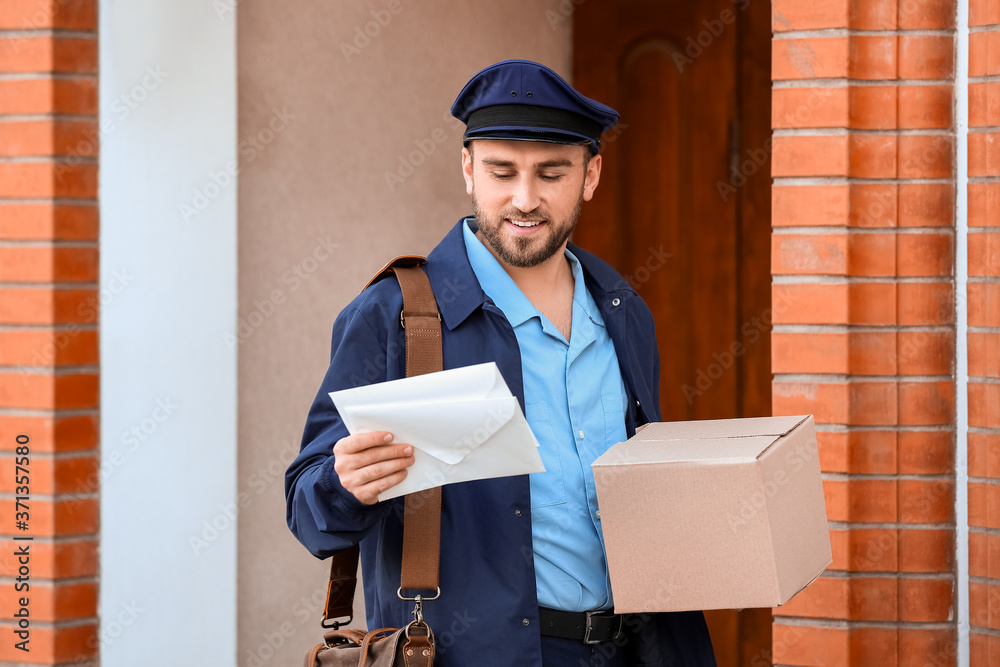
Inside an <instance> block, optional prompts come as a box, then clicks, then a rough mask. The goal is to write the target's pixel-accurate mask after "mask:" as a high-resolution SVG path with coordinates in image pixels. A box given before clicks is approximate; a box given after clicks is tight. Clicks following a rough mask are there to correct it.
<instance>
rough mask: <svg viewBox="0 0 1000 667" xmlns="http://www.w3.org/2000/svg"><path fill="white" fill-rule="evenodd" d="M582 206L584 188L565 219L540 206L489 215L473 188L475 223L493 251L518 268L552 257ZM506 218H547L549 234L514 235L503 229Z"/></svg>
mask: <svg viewBox="0 0 1000 667" xmlns="http://www.w3.org/2000/svg"><path fill="white" fill-rule="evenodd" d="M582 205H583V187H582V186H581V188H580V196H579V198H578V199H577V201H576V205H575V206H574V207H573V210H572V211H571V212H570V214H569V215H568V216H566V218H564V219H562V220H553V219H552V218H551V217H550V216H549V215H548V213H547V212H546V211H545V210H544V209H542V208H541V207H539V208H536V209H535V210H533V211H522V210H520V209H517V208H514V207H511V208H505V209H503V210H501V211H499V212H498V213H497V214H496V215H493V216H491V215H488V214H486V213H484V212H483V210H482V208H480V206H479V200H478V199H477V198H476V190H475V187H473V190H472V212H473V214H474V215H475V216H476V224H477V225H478V227H479V231H481V232H482V235H483V239H485V240H486V243H487V244H489V247H490V248H491V249H492V250H493V252H494V254H495V255H496V256H497V257H499V258H500V259H501V260H503V261H504V262H506V263H507V264H509V265H510V266H515V267H517V268H521V269H526V268H531V267H533V266H538V265H539V264H541V263H542V262H544V261H546V260H548V259H550V258H551V257H552V256H553V255H555V254H556V253H557V252H559V250H560V249H561V248H562V246H563V244H564V243H566V241H568V240H569V237H570V235H571V234H572V233H573V230H574V229H575V228H576V221H577V218H579V217H580V207H581V206H582ZM506 219H516V220H544V221H545V226H546V228H547V230H548V233H547V234H546V235H545V236H544V237H542V238H537V237H535V236H530V237H525V236H514V235H512V234H507V233H505V232H504V226H505V225H506Z"/></svg>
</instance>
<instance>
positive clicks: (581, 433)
mask: <svg viewBox="0 0 1000 667" xmlns="http://www.w3.org/2000/svg"><path fill="white" fill-rule="evenodd" d="M580 439H581V440H583V431H580Z"/></svg>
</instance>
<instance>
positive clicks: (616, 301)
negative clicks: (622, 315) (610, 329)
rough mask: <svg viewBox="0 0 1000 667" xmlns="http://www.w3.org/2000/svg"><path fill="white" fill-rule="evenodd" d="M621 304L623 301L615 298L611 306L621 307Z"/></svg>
mask: <svg viewBox="0 0 1000 667" xmlns="http://www.w3.org/2000/svg"><path fill="white" fill-rule="evenodd" d="M621 302H622V300H621V299H619V298H618V297H615V299H614V301H612V302H611V305H612V306H617V305H619V304H620V303H621Z"/></svg>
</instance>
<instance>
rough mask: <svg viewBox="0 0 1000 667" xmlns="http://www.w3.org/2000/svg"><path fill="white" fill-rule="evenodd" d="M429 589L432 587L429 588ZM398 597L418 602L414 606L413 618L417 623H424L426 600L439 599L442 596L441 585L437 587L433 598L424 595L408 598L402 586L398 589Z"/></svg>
mask: <svg viewBox="0 0 1000 667" xmlns="http://www.w3.org/2000/svg"><path fill="white" fill-rule="evenodd" d="M427 590H430V589H429V588H428V589H427ZM396 597H398V598H399V599H400V600H409V601H410V602H415V603H416V604H415V605H414V606H413V620H414V621H415V622H417V623H423V622H424V601H425V600H437V599H438V598H439V597H441V587H440V586H438V587H437V591H436V592H435V594H434V597H432V598H425V597H424V596H422V595H416V596H414V597H412V598H408V597H406V596H405V595H403V587H402V586H400V587H399V588H398V589H396Z"/></svg>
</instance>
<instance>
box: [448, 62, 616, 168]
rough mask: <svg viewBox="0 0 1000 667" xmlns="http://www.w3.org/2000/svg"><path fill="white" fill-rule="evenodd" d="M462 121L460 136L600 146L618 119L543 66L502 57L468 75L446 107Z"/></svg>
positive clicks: (613, 112) (594, 147)
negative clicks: (603, 137) (451, 101)
mask: <svg viewBox="0 0 1000 667" xmlns="http://www.w3.org/2000/svg"><path fill="white" fill-rule="evenodd" d="M451 115H453V116H454V117H455V118H457V119H459V120H460V121H462V122H463V123H465V125H466V130H465V135H464V136H463V137H462V142H463V144H464V145H466V146H468V145H469V142H470V141H472V140H473V139H506V140H514V141H545V142H549V143H554V144H579V145H587V144H589V145H590V148H591V151H592V152H593V153H597V152H598V151H599V150H600V149H601V134H602V133H603V132H607V131H608V130H610V129H611V128H612V127H614V126H615V125H616V124H617V123H618V112H617V111H615V110H614V109H612V108H611V107H609V106H606V105H604V104H601V103H600V102H596V101H594V100H592V99H590V98H589V97H585V96H583V95H581V94H580V93H579V92H577V91H576V90H575V89H574V88H573V87H572V86H571V85H569V84H568V83H566V81H565V80H563V78H562V77H561V76H559V75H558V74H556V73H555V72H553V71H552V70H550V69H549V68H548V67H546V66H545V65H540V64H538V63H535V62H531V61H530V60H504V61H503V62H499V63H496V64H495V65H490V66H489V67H487V68H486V69H484V70H482V71H481V72H479V73H478V74H476V75H475V76H474V77H472V78H471V79H470V80H469V82H468V83H467V84H465V88H463V89H462V92H460V93H459V94H458V97H457V98H456V99H455V103H454V104H453V105H452V106H451Z"/></svg>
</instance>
